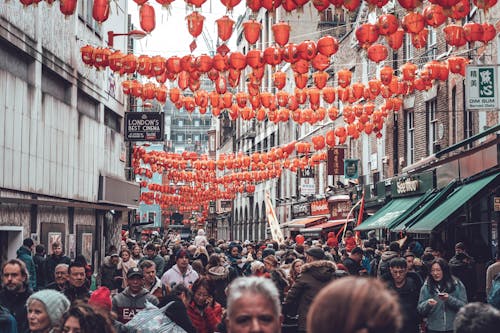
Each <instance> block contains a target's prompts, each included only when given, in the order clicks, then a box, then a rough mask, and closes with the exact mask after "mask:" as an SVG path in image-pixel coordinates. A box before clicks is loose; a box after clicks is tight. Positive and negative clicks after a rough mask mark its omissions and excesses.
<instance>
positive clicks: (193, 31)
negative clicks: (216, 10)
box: [186, 12, 205, 38]
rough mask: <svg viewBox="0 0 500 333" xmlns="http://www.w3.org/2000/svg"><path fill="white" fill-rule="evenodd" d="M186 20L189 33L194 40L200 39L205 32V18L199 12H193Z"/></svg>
mask: <svg viewBox="0 0 500 333" xmlns="http://www.w3.org/2000/svg"><path fill="white" fill-rule="evenodd" d="M186 20H187V21H188V31H189V34H190V35H191V36H193V38H196V37H198V36H199V35H200V34H201V32H202V31H203V21H204V20H205V17H204V16H203V15H201V14H200V13H198V12H192V13H191V14H189V15H188V16H186Z"/></svg>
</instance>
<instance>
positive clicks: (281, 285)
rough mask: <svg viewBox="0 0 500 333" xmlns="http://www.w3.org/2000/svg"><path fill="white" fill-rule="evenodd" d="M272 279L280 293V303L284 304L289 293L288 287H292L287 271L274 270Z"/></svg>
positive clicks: (271, 275)
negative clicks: (286, 294)
mask: <svg viewBox="0 0 500 333" xmlns="http://www.w3.org/2000/svg"><path fill="white" fill-rule="evenodd" d="M270 277H271V280H272V281H273V283H274V285H275V286H276V288H277V289H278V291H279V293H280V301H281V302H283V301H284V300H285V292H287V291H288V287H289V286H290V284H289V283H288V279H287V277H286V273H285V271H283V270H282V269H280V268H276V269H273V270H272V271H271V273H270Z"/></svg>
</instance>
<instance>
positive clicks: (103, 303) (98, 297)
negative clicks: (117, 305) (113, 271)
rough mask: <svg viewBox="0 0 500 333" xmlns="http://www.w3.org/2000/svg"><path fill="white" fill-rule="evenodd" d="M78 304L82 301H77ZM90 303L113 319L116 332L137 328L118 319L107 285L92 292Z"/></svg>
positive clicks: (129, 331) (128, 331)
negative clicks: (127, 325) (132, 327)
mask: <svg viewBox="0 0 500 333" xmlns="http://www.w3.org/2000/svg"><path fill="white" fill-rule="evenodd" d="M76 304H81V302H76ZM88 304H89V305H90V306H91V307H92V308H94V309H96V310H98V311H101V312H104V313H105V315H106V316H107V317H108V318H109V319H110V320H111V322H112V324H113V326H114V328H115V331H116V333H135V330H133V329H131V328H128V327H125V325H123V324H122V323H121V322H119V321H118V320H116V314H115V313H113V312H112V311H111V308H112V304H111V292H110V290H109V289H108V288H106V287H99V288H97V289H96V290H94V291H93V292H92V294H91V295H90V298H89V302H88Z"/></svg>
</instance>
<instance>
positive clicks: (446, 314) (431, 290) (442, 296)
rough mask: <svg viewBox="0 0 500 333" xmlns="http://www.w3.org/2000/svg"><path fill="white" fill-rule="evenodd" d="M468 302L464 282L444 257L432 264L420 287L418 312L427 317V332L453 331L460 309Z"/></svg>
mask: <svg viewBox="0 0 500 333" xmlns="http://www.w3.org/2000/svg"><path fill="white" fill-rule="evenodd" d="M466 303H467V293H466V291H465V287H464V285H463V283H462V282H461V281H460V280H459V279H457V278H456V277H454V276H452V275H451V271H450V266H449V265H448V263H447V262H446V261H445V260H444V259H442V258H436V259H434V261H433V262H432V264H431V271H430V275H429V276H428V277H427V279H426V280H425V282H424V285H423V286H422V288H421V289H420V296H419V299H418V307H417V309H418V312H419V313H420V315H422V316H423V317H426V318H427V332H428V333H433V332H452V331H453V321H454V320H455V316H456V314H457V312H458V310H459V309H460V308H461V307H462V306H464V305H465V304H466Z"/></svg>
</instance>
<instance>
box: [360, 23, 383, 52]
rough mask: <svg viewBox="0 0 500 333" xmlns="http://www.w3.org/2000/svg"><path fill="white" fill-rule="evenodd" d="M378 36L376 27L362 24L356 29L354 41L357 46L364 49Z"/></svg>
mask: <svg viewBox="0 0 500 333" xmlns="http://www.w3.org/2000/svg"><path fill="white" fill-rule="evenodd" d="M378 36H379V33H378V27H377V26H376V25H375V24H371V23H364V24H362V25H360V26H359V27H358V28H357V29H356V39H357V40H358V43H359V46H361V47H362V48H365V49H366V48H368V47H369V46H370V45H371V44H373V43H375V42H376V41H377V39H378Z"/></svg>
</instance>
